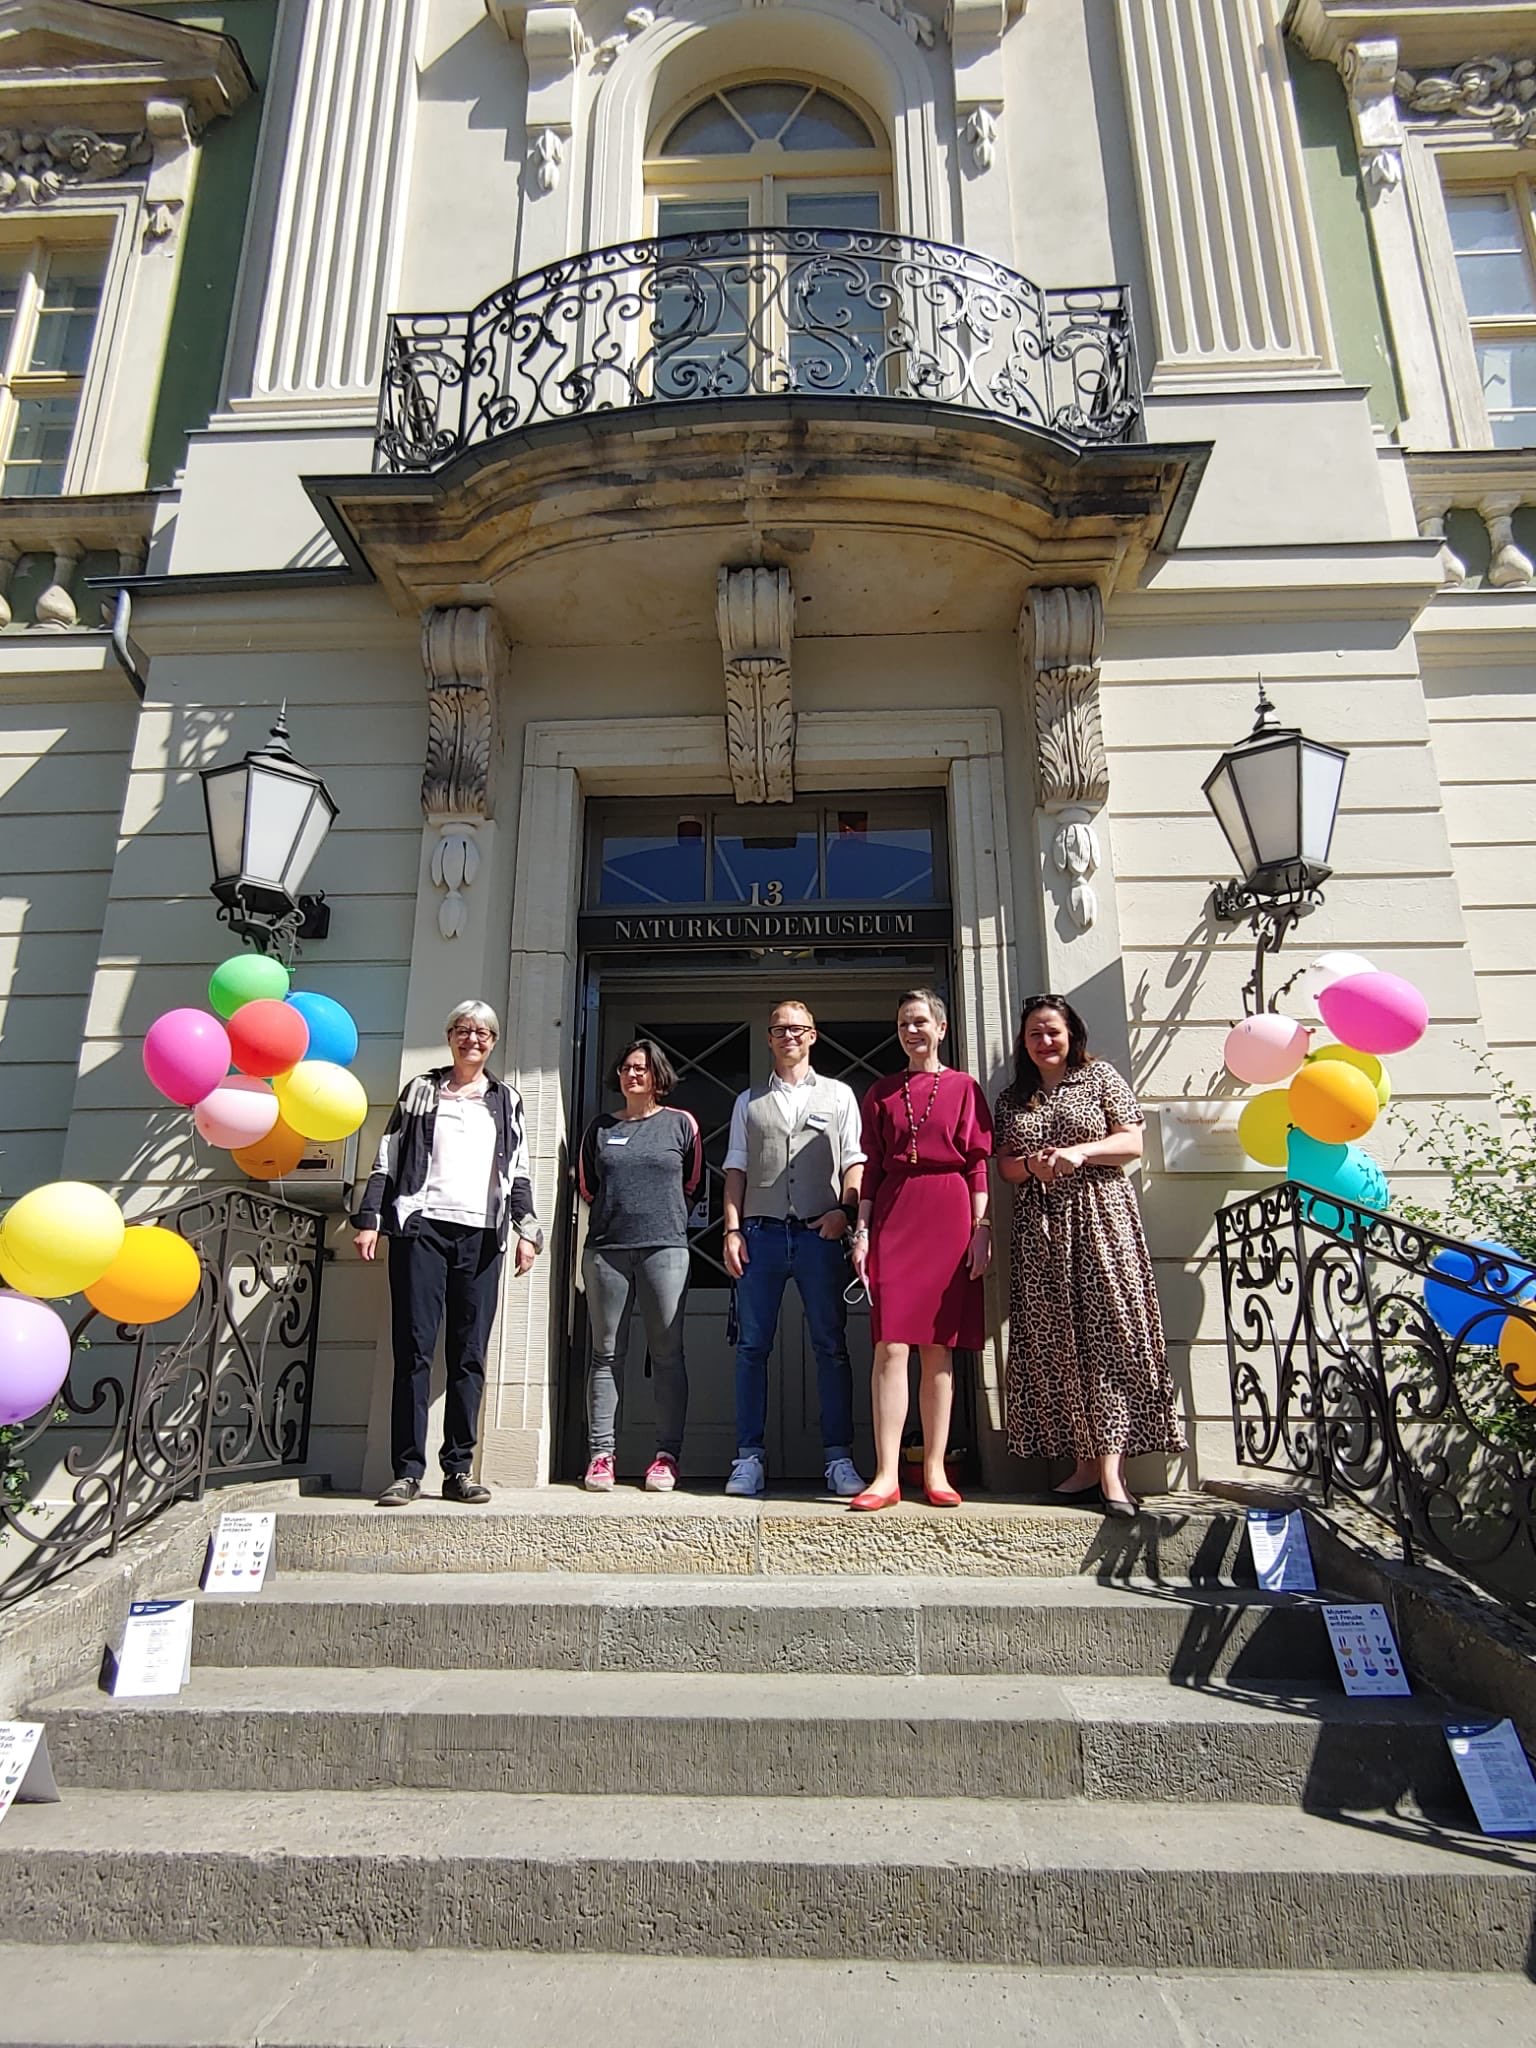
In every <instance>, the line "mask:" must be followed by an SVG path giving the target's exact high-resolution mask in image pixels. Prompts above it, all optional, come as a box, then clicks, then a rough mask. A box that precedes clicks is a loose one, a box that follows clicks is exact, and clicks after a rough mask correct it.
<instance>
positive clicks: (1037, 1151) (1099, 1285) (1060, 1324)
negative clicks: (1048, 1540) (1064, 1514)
mask: <svg viewBox="0 0 1536 2048" xmlns="http://www.w3.org/2000/svg"><path fill="white" fill-rule="evenodd" d="M1144 1122H1145V1119H1144V1117H1143V1116H1142V1113H1141V1108H1140V1106H1139V1104H1138V1103H1137V1101H1136V1097H1135V1096H1134V1095H1133V1094H1132V1093H1131V1090H1130V1087H1129V1085H1128V1084H1127V1082H1126V1081H1124V1080H1123V1079H1122V1078H1121V1076H1120V1075H1119V1074H1118V1073H1117V1072H1116V1071H1115V1069H1114V1068H1113V1067H1112V1066H1110V1064H1109V1063H1108V1061H1107V1060H1096V1059H1091V1058H1090V1057H1089V1054H1088V1034H1087V1031H1086V1029H1085V1027H1084V1024H1083V1020H1082V1019H1081V1017H1079V1016H1078V1014H1077V1012H1076V1010H1074V1009H1073V1007H1072V1005H1071V1004H1070V1003H1069V1002H1067V1001H1065V999H1064V998H1062V997H1060V996H1031V997H1030V999H1029V1000H1028V1002H1026V1003H1025V1005H1024V1011H1023V1015H1022V1016H1021V1018H1020V1020H1019V1038H1018V1045H1017V1047H1016V1049H1015V1054H1014V1079H1013V1083H1012V1085H1011V1086H1010V1087H1007V1088H1005V1089H1004V1090H1003V1092H1002V1094H1001V1095H1000V1096H999V1097H998V1100H997V1110H996V1116H995V1124H996V1157H997V1161H998V1166H999V1170H1000V1171H1001V1173H1002V1176H1003V1178H1004V1180H1007V1181H1011V1182H1013V1183H1014V1187H1015V1190H1016V1192H1015V1197H1014V1205H1013V1264H1012V1273H1011V1278H1010V1284H1009V1313H1010V1333H1009V1343H1008V1371H1007V1379H1006V1405H1007V1418H1008V1448H1009V1449H1010V1450H1011V1451H1012V1452H1013V1453H1014V1455H1015V1456H1016V1457H1020V1458H1033V1457H1044V1458H1060V1457H1071V1458H1073V1459H1074V1460H1075V1465H1074V1469H1073V1470H1072V1471H1071V1472H1070V1473H1069V1474H1068V1475H1067V1477H1066V1478H1065V1479H1064V1480H1063V1482H1062V1483H1061V1485H1060V1486H1058V1487H1057V1488H1056V1489H1055V1497H1056V1498H1057V1499H1058V1500H1064V1501H1079V1502H1082V1503H1083V1504H1085V1505H1089V1504H1094V1505H1096V1504H1098V1502H1099V1501H1100V1500H1101V1499H1102V1501H1103V1504H1104V1506H1105V1508H1106V1509H1107V1510H1108V1512H1109V1513H1111V1514H1115V1515H1121V1516H1125V1515H1131V1514H1134V1513H1135V1510H1136V1502H1135V1501H1134V1500H1133V1499H1132V1498H1131V1496H1130V1494H1129V1493H1128V1492H1127V1490H1126V1484H1125V1460H1126V1458H1127V1457H1135V1456H1137V1455H1138V1454H1140V1453H1142V1452H1146V1451H1181V1450H1183V1448H1184V1437H1183V1433H1182V1431H1181V1430H1180V1428H1179V1423H1178V1418H1177V1416H1176V1415H1175V1413H1174V1392H1173V1382H1172V1380H1171V1379H1170V1378H1169V1376H1168V1361H1167V1355H1166V1351H1165V1349H1164V1345H1163V1323H1162V1316H1161V1314H1160V1312H1159V1309H1158V1302H1157V1289H1156V1287H1155V1285H1154V1284H1153V1279H1152V1260H1151V1256H1150V1254H1149V1253H1148V1251H1147V1241H1146V1237H1145V1235H1144V1234H1143V1232H1142V1227H1141V1213H1140V1211H1139V1209H1138V1208H1137V1206H1136V1192H1135V1190H1134V1188H1132V1186H1131V1184H1130V1182H1129V1181H1128V1180H1127V1179H1126V1177H1125V1168H1126V1166H1127V1165H1129V1163H1130V1162H1131V1161H1132V1160H1134V1159H1139V1158H1140V1157H1141V1141H1142V1127H1143V1124H1144Z"/></svg>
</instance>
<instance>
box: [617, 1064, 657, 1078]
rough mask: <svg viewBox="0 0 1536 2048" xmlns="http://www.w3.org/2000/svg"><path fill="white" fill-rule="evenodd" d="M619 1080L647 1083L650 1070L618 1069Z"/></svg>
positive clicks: (643, 1068)
mask: <svg viewBox="0 0 1536 2048" xmlns="http://www.w3.org/2000/svg"><path fill="white" fill-rule="evenodd" d="M619 1078H620V1079H621V1080H624V1081H649V1079H650V1078H651V1070H650V1068H649V1067H620V1069H619Z"/></svg>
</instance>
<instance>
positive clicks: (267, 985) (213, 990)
mask: <svg viewBox="0 0 1536 2048" xmlns="http://www.w3.org/2000/svg"><path fill="white" fill-rule="evenodd" d="M287 993H288V970H287V968H286V967H285V966H284V965H283V963H282V961H281V960H273V959H271V958H270V957H269V956H268V955H267V954H265V953H236V954H235V956H234V958H233V959H230V960H226V961H224V963H223V964H222V965H221V966H219V967H215V969H214V970H213V974H212V976H211V978H210V980H209V983H208V1000H209V1002H210V1003H212V1005H213V1007H214V1009H215V1010H217V1011H218V1013H219V1015H220V1016H221V1017H233V1015H234V1014H235V1012H236V1010H243V1009H244V1008H245V1006H246V1004H247V1003H262V1002H270V1003H280V1002H281V1001H282V1000H283V997H284V996H285V995H287Z"/></svg>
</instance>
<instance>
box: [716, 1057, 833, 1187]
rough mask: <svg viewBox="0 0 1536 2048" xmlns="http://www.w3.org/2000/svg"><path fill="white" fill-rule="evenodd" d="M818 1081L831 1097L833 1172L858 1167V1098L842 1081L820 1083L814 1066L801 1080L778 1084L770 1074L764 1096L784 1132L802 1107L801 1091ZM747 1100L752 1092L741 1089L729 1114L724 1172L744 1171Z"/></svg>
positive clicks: (793, 1124) (748, 1089)
mask: <svg viewBox="0 0 1536 2048" xmlns="http://www.w3.org/2000/svg"><path fill="white" fill-rule="evenodd" d="M818 1082H820V1083H821V1085H822V1086H823V1087H825V1088H829V1089H830V1090H831V1091H832V1094H833V1096H834V1098H835V1103H834V1108H833V1117H834V1119H835V1122H834V1129H835V1131H836V1134H837V1139H836V1141H837V1170H838V1172H839V1173H846V1172H847V1171H848V1169H849V1167H850V1166H858V1165H861V1164H862V1162H863V1160H864V1157H865V1154H864V1143H863V1119H862V1117H861V1116H860V1114H859V1099H858V1097H857V1096H856V1095H855V1094H854V1092H853V1090H852V1089H851V1088H850V1087H849V1086H848V1083H847V1082H846V1081H830V1080H823V1077H822V1076H821V1075H820V1074H818V1073H817V1072H816V1070H815V1068H814V1067H811V1068H808V1069H807V1070H806V1076H805V1079H804V1080H803V1081H781V1080H780V1079H779V1077H778V1075H777V1074H774V1075H773V1076H771V1078H770V1079H769V1082H768V1097H769V1100H770V1101H771V1102H775V1103H777V1104H778V1107H779V1109H780V1111H781V1113H782V1115H783V1118H784V1127H785V1129H786V1130H790V1131H792V1130H793V1129H794V1128H795V1123H796V1120H797V1118H798V1117H799V1115H800V1111H801V1108H802V1107H803V1102H802V1098H803V1096H804V1094H805V1091H806V1090H807V1089H808V1088H814V1087H815V1086H816V1085H817V1083H818ZM751 1100H752V1090H751V1089H750V1088H743V1089H742V1091H741V1093H740V1094H739V1095H738V1096H737V1098H736V1104H735V1107H734V1108H733V1109H732V1111H731V1135H730V1142H729V1144H728V1145H727V1147H726V1154H725V1171H726V1172H727V1173H732V1172H735V1173H745V1172H746V1170H747V1104H748V1103H749V1102H750V1101H751Z"/></svg>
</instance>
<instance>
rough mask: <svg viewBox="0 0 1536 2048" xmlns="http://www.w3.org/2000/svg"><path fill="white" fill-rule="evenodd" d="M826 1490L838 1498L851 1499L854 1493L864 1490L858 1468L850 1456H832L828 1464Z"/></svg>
mask: <svg viewBox="0 0 1536 2048" xmlns="http://www.w3.org/2000/svg"><path fill="white" fill-rule="evenodd" d="M827 1491H828V1493H835V1494H836V1495H837V1497H838V1498H839V1500H852V1498H853V1496H854V1495H855V1494H856V1493H862V1492H863V1491H864V1482H863V1480H862V1479H861V1478H860V1477H859V1468H858V1466H857V1465H855V1464H854V1462H853V1460H852V1458H834V1459H833V1460H832V1462H831V1463H830V1464H829V1465H828V1467H827Z"/></svg>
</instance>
